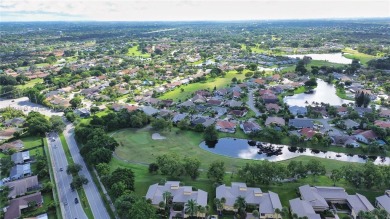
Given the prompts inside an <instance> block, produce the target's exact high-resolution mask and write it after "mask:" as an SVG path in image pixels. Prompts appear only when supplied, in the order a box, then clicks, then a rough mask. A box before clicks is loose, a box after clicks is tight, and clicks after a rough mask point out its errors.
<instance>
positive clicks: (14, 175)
mask: <svg viewBox="0 0 390 219" xmlns="http://www.w3.org/2000/svg"><path fill="white" fill-rule="evenodd" d="M30 175H31V166H30V164H29V163H26V164H20V165H15V166H13V167H12V169H11V171H10V174H9V178H10V179H11V180H17V179H21V178H24V177H26V176H30Z"/></svg>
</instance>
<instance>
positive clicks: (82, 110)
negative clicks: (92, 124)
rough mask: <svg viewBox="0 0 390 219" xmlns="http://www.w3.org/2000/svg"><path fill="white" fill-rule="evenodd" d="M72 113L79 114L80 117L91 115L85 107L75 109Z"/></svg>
mask: <svg viewBox="0 0 390 219" xmlns="http://www.w3.org/2000/svg"><path fill="white" fill-rule="evenodd" d="M74 113H75V114H76V115H79V116H80V117H81V118H87V117H90V116H91V112H90V111H89V110H88V109H86V108H80V109H75V110H74Z"/></svg>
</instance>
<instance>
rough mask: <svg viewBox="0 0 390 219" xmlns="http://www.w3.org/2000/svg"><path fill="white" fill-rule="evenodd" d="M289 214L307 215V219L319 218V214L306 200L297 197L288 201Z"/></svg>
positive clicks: (301, 216)
mask: <svg viewBox="0 0 390 219" xmlns="http://www.w3.org/2000/svg"><path fill="white" fill-rule="evenodd" d="M289 203H290V210H291V214H296V215H297V216H298V217H300V218H303V217H307V218H308V219H321V216H320V215H319V214H317V213H316V212H315V211H314V209H313V207H312V206H311V205H310V203H309V202H308V201H305V200H301V199H299V198H296V199H292V200H290V201H289Z"/></svg>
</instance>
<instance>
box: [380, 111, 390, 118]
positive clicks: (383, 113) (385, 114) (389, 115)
mask: <svg viewBox="0 0 390 219" xmlns="http://www.w3.org/2000/svg"><path fill="white" fill-rule="evenodd" d="M379 115H380V116H381V117H387V118H390V110H389V109H381V110H380V112H379Z"/></svg>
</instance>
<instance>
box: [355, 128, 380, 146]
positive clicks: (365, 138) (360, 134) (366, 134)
mask: <svg viewBox="0 0 390 219" xmlns="http://www.w3.org/2000/svg"><path fill="white" fill-rule="evenodd" d="M355 138H356V140H357V141H360V142H363V143H366V144H369V143H370V142H372V141H374V140H377V138H378V136H377V135H376V134H375V132H374V131H372V130H366V131H362V130H357V132H356V134H355Z"/></svg>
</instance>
